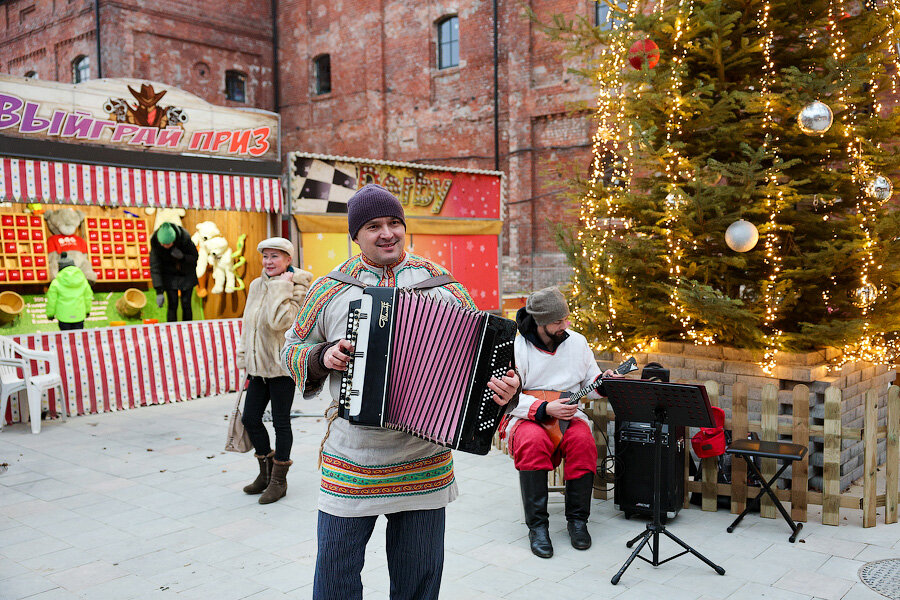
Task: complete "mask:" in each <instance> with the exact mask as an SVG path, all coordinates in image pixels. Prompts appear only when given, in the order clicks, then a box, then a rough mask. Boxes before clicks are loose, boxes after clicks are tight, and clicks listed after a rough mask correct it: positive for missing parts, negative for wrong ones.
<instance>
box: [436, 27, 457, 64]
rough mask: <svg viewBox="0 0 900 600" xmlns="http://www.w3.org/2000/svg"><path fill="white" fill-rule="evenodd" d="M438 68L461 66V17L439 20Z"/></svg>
mask: <svg viewBox="0 0 900 600" xmlns="http://www.w3.org/2000/svg"><path fill="white" fill-rule="evenodd" d="M437 27H438V55H437V64H438V69H449V68H450V67H458V66H459V17H447V18H445V19H442V20H441V21H438V24H437Z"/></svg>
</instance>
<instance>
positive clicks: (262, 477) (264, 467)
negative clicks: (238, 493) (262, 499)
mask: <svg viewBox="0 0 900 600" xmlns="http://www.w3.org/2000/svg"><path fill="white" fill-rule="evenodd" d="M253 456H255V457H256V460H258V461H259V475H257V476H256V479H254V480H253V483H251V484H250V485H245V486H244V493H247V494H262V493H263V490H265V489H266V486H267V485H269V476H270V475H271V473H272V461H273V460H274V458H275V452H274V451H272V452H269V453H268V454H266V455H264V456H260V455H259V454H254V455H253Z"/></svg>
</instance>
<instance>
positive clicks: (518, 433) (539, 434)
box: [508, 419, 597, 481]
mask: <svg viewBox="0 0 900 600" xmlns="http://www.w3.org/2000/svg"><path fill="white" fill-rule="evenodd" d="M551 446H552V444H551V443H550V436H548V435H547V432H546V431H545V430H544V428H543V427H541V426H540V425H539V424H538V423H535V422H534V421H525V420H522V421H519V422H518V423H516V427H515V429H513V431H512V435H511V436H510V438H509V446H508V447H509V451H510V453H511V454H512V456H513V461H514V462H515V465H516V469H518V470H519V471H551V470H553V469H555V468H556V467H558V466H559V463H560V461H561V460H562V459H564V458H565V459H566V462H565V465H564V466H563V479H565V480H566V481H568V480H569V479H578V478H579V477H581V476H582V475H586V474H588V473H596V472H597V446H596V444H595V443H594V436H593V435H592V434H591V428H590V427H588V425H587V423H585V422H584V421H582V420H581V419H572V421H571V423H570V425H569V428H568V429H566V432H565V433H564V434H563V439H562V442H560V444H559V448H557V449H556V452H553V448H552V447H551Z"/></svg>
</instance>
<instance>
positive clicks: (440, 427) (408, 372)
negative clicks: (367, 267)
mask: <svg viewBox="0 0 900 600" xmlns="http://www.w3.org/2000/svg"><path fill="white" fill-rule="evenodd" d="M515 335H516V324H515V322H514V321H511V320H509V319H504V318H501V317H497V316H494V315H491V314H489V313H486V312H482V311H478V310H472V309H468V308H464V307H461V306H459V305H456V304H452V303H450V302H446V301H444V300H441V299H436V298H433V297H431V296H427V295H425V294H423V293H421V292H417V291H412V290H406V289H400V288H389V287H368V288H366V289H365V290H364V291H363V297H362V299H361V300H356V301H354V302H352V303H351V304H350V314H349V317H348V319H347V339H348V340H350V341H351V342H353V344H354V346H355V351H354V356H353V359H352V360H351V362H350V366H349V367H348V369H347V371H345V372H344V375H343V377H342V380H341V392H340V397H339V411H340V412H339V414H340V416H342V417H344V418H347V419H349V420H350V422H351V423H354V424H357V425H368V426H375V427H385V428H388V429H394V430H397V431H403V432H406V433H409V434H412V435H415V436H418V437H420V438H422V439H425V440H428V441H431V442H434V443H435V444H438V445H441V446H446V447H448V448H454V449H457V450H462V451H464V452H472V453H474V454H487V453H488V451H489V450H490V447H491V441H492V438H493V436H494V434H495V433H496V431H497V426H498V425H499V423H500V419H501V418H502V416H503V415H502V413H503V409H502V407H500V406H498V405H497V404H496V403H495V402H494V401H493V399H492V397H493V392H491V390H490V388H488V387H487V383H488V381H489V380H490V378H491V377H493V376H498V377H499V376H500V375H503V374H505V373H506V372H507V370H508V369H510V368H511V367H512V365H513V360H514V359H513V341H514V339H515Z"/></svg>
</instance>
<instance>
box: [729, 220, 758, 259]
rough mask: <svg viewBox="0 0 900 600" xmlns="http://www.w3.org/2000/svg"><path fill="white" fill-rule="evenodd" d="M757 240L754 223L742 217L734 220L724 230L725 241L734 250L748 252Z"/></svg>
mask: <svg viewBox="0 0 900 600" xmlns="http://www.w3.org/2000/svg"><path fill="white" fill-rule="evenodd" d="M758 241H759V231H757V229H756V225H754V224H753V223H751V222H749V221H745V220H744V219H740V220H739V221H735V222H734V223H732V224H731V225H729V226H728V229H726V230H725V243H726V244H728V247H729V248H731V249H732V250H734V251H735V252H749V251H750V250H753V247H754V246H756V242H758Z"/></svg>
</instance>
